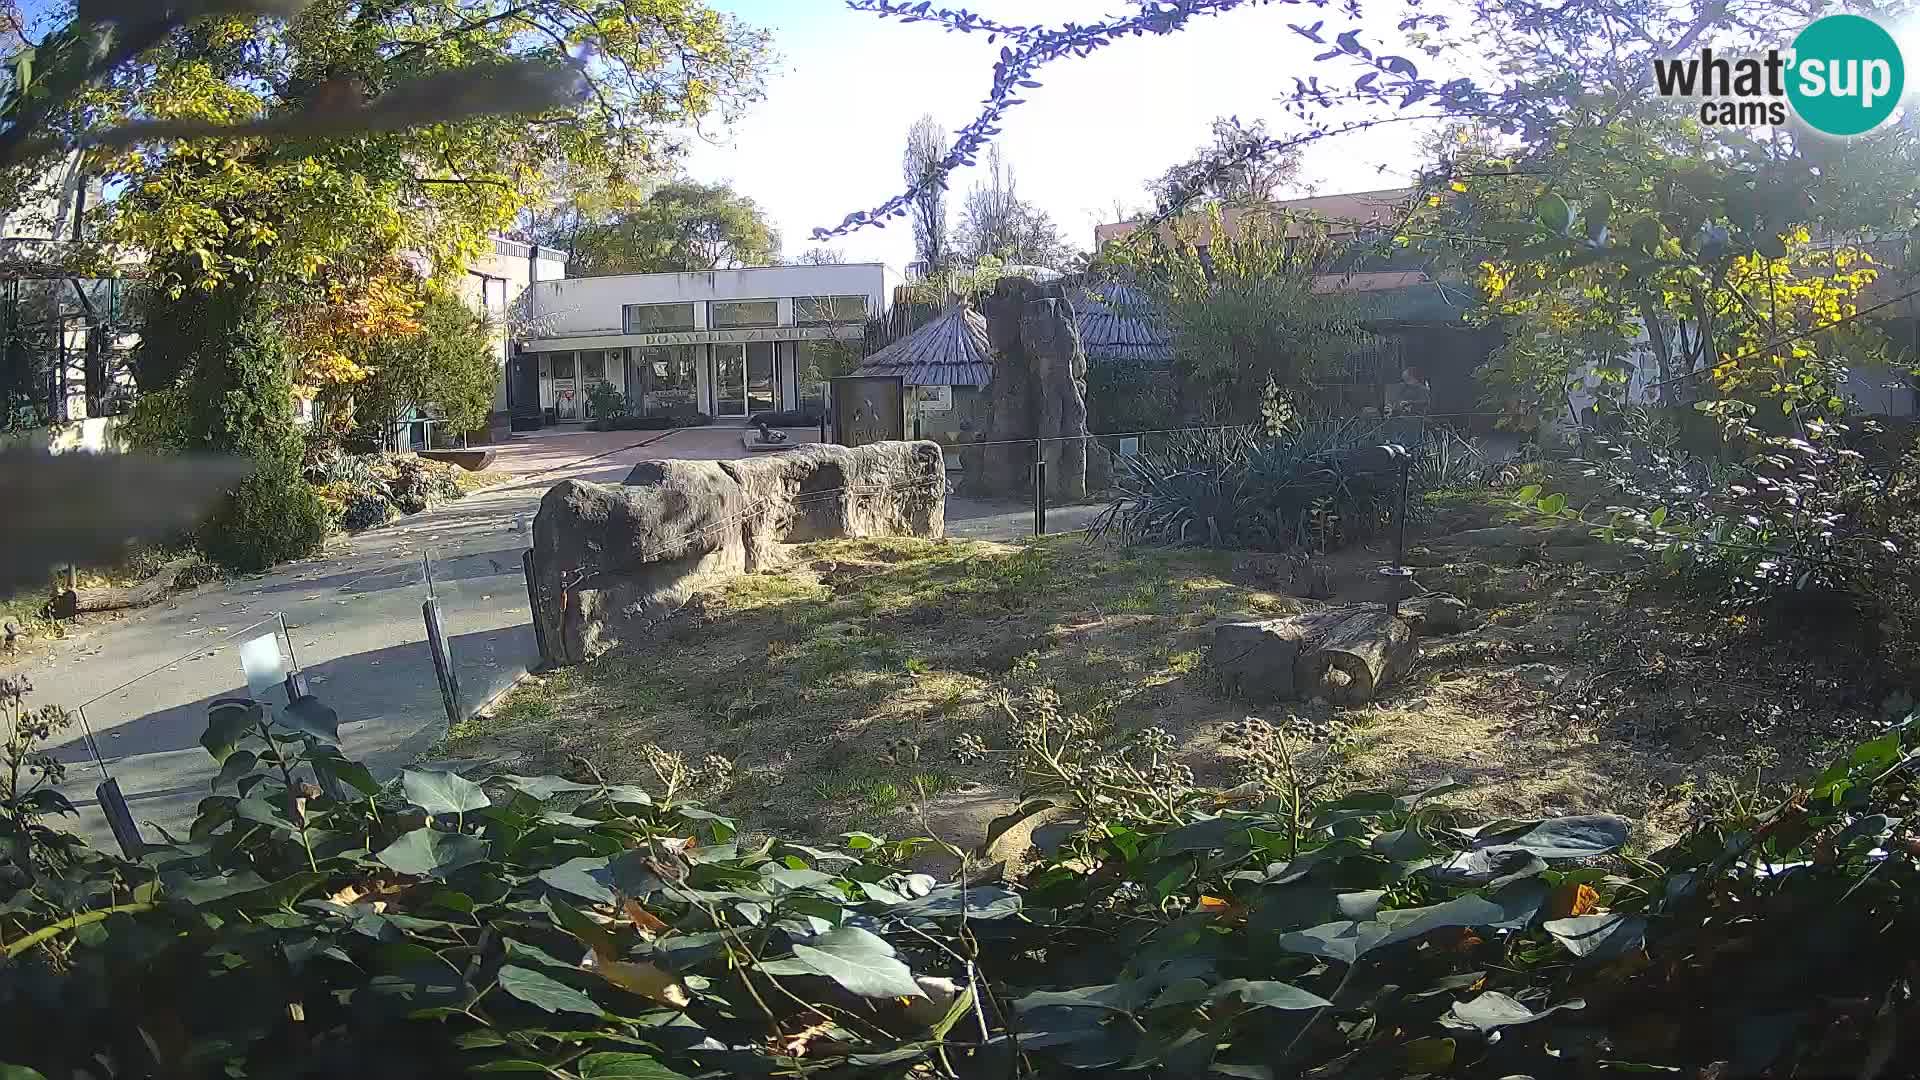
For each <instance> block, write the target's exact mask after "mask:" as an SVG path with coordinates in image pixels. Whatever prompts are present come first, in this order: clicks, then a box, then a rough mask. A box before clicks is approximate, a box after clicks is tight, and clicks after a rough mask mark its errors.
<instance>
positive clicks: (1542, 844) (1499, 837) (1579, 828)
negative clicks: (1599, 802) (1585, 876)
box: [1473, 814, 1632, 859]
mask: <svg viewBox="0 0 1920 1080" xmlns="http://www.w3.org/2000/svg"><path fill="white" fill-rule="evenodd" d="M1631 827H1632V826H1631V823H1629V822H1628V821H1627V819H1626V818H1623V817H1615V816H1614V815H1612V814H1577V815H1574V816H1572V817H1560V818H1548V819H1547V820H1545V821H1528V822H1521V823H1519V824H1517V825H1509V826H1507V827H1505V828H1502V829H1498V830H1487V829H1482V830H1481V831H1479V832H1478V833H1475V834H1474V838H1473V846H1474V848H1475V849H1480V848H1489V847H1517V848H1524V849H1526V850H1527V851H1530V852H1532V853H1533V854H1535V855H1538V856H1540V857H1541V858H1543V859H1590V858H1593V857H1594V856H1596V855H1605V854H1608V853H1609V852H1612V851H1615V850H1617V849H1618V848H1619V847H1620V846H1621V845H1623V844H1625V843H1626V842H1627V832H1628V830H1629V829H1630V828H1631Z"/></svg>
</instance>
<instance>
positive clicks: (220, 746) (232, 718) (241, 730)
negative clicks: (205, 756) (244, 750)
mask: <svg viewBox="0 0 1920 1080" xmlns="http://www.w3.org/2000/svg"><path fill="white" fill-rule="evenodd" d="M260 716H261V713H260V703H259V702H257V701H252V700H249V699H247V698H220V699H218V700H216V701H215V702H214V703H213V704H211V705H209V706H207V730H206V731H205V732H203V733H202V734H201V736H200V745H201V746H204V747H206V748H207V753H209V754H212V755H213V760H215V761H217V762H219V763H221V764H222V765H224V764H226V761H227V758H228V757H229V756H231V755H232V754H233V749H234V747H235V746H237V745H239V743H240V740H241V738H243V737H244V736H245V735H246V733H247V732H249V731H251V730H253V727H254V725H255V724H257V723H258V722H259V720H260Z"/></svg>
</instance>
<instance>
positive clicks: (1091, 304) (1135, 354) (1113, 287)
mask: <svg viewBox="0 0 1920 1080" xmlns="http://www.w3.org/2000/svg"><path fill="white" fill-rule="evenodd" d="M1071 298H1072V300H1073V311H1074V319H1075V321H1077V322H1078V323H1079V326H1080V344H1081V346H1082V347H1083V348H1085V349H1086V351H1087V359H1089V360H1134V361H1146V362H1154V363H1168V362H1171V361H1172V360H1173V335H1172V334H1171V333H1169V332H1168V331H1167V329H1166V328H1165V327H1164V326H1162V325H1160V323H1159V321H1158V320H1157V319H1156V318H1155V312H1154V311H1153V308H1152V306H1151V304H1150V303H1149V302H1148V300H1147V295H1146V293H1144V292H1142V291H1141V290H1140V289H1138V288H1136V287H1135V286H1133V285H1129V284H1127V283H1125V282H1120V281H1095V282H1088V283H1087V284H1085V285H1082V286H1080V287H1079V288H1076V289H1074V290H1073V292H1072V293H1071Z"/></svg>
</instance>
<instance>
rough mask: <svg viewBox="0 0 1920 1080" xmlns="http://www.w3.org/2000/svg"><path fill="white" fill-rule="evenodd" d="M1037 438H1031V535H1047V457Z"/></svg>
mask: <svg viewBox="0 0 1920 1080" xmlns="http://www.w3.org/2000/svg"><path fill="white" fill-rule="evenodd" d="M1044 453H1045V448H1044V447H1043V446H1042V445H1041V442H1040V440H1039V439H1035V440H1033V535H1035V536H1045V535H1047V459H1046V458H1045V457H1043V456H1042V455H1043V454H1044Z"/></svg>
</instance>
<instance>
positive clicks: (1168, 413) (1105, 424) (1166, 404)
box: [1087, 360, 1177, 433]
mask: <svg viewBox="0 0 1920 1080" xmlns="http://www.w3.org/2000/svg"><path fill="white" fill-rule="evenodd" d="M1176 417H1177V410H1176V408H1175V403H1174V390H1173V372H1172V371H1170V370H1168V369H1166V368H1162V367H1155V366H1152V365H1148V364H1140V363H1133V362H1129V361H1121V360H1104V361H1095V362H1093V363H1089V364H1088V365H1087V427H1088V429H1089V430H1091V431H1093V432H1095V433H1099V432H1128V431H1164V430H1166V429H1167V428H1171V427H1175V426H1177V425H1176V423H1175V421H1176Z"/></svg>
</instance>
